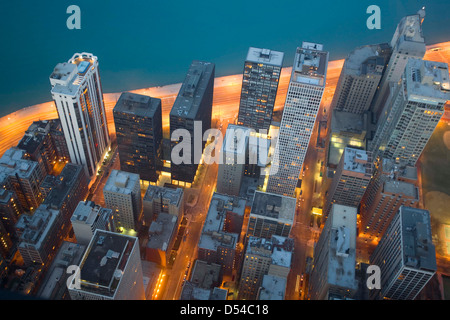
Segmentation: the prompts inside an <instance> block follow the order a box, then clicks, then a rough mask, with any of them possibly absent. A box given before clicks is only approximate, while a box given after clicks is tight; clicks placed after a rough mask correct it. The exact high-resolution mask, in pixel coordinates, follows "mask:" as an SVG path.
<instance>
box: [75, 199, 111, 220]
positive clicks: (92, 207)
mask: <svg viewBox="0 0 450 320" xmlns="http://www.w3.org/2000/svg"><path fill="white" fill-rule="evenodd" d="M102 212H109V213H110V214H112V210H111V209H108V208H103V207H101V206H99V205H98V204H95V203H94V202H93V201H80V202H79V203H78V205H77V207H76V209H75V211H74V212H73V214H72V218H71V219H70V220H71V221H72V223H73V222H75V221H80V222H84V223H86V224H88V225H92V224H93V223H94V222H95V220H96V219H97V217H98V216H99V215H101V214H102Z"/></svg>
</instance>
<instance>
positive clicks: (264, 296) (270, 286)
mask: <svg viewBox="0 0 450 320" xmlns="http://www.w3.org/2000/svg"><path fill="white" fill-rule="evenodd" d="M286 284H287V280H286V278H282V277H278V276H274V275H271V274H266V275H264V276H263V280H262V284H261V290H260V292H259V298H258V299H259V300H284V294H285V291H286Z"/></svg>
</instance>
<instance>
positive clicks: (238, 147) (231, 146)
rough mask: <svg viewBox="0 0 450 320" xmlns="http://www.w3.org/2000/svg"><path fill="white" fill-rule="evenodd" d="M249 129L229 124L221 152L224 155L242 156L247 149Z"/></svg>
mask: <svg viewBox="0 0 450 320" xmlns="http://www.w3.org/2000/svg"><path fill="white" fill-rule="evenodd" d="M249 135H250V128H247V127H243V126H239V125H235V124H229V125H228V127H227V131H226V134H225V138H224V143H223V147H222V148H223V151H224V152H225V154H229V153H230V154H243V153H245V150H246V149H247V145H248V141H249Z"/></svg>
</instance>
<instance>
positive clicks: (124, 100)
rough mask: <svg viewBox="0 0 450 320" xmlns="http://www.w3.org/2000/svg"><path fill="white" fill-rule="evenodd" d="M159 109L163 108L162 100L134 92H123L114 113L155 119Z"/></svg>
mask: <svg viewBox="0 0 450 320" xmlns="http://www.w3.org/2000/svg"><path fill="white" fill-rule="evenodd" d="M158 107H159V108H161V99H158V98H152V97H149V96H144V95H142V94H137V93H132V92H123V93H122V94H121V95H120V97H119V100H117V103H116V105H115V106H114V110H113V111H114V112H123V113H129V114H133V115H136V116H139V117H146V118H153V117H154V116H155V113H156V111H157V110H158Z"/></svg>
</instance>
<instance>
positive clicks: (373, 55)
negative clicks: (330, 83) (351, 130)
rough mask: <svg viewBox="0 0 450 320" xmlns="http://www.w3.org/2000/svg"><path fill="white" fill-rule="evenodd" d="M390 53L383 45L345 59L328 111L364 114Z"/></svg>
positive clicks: (361, 48) (364, 49) (368, 46)
mask: <svg viewBox="0 0 450 320" xmlns="http://www.w3.org/2000/svg"><path fill="white" fill-rule="evenodd" d="M390 53H391V52H390V47H389V45H388V44H387V43H383V44H377V45H366V46H362V47H358V48H356V49H355V50H353V51H352V52H351V53H350V54H349V55H348V56H347V58H346V59H345V62H344V66H343V67H342V70H341V74H340V76H339V80H338V83H337V85H336V91H335V93H334V95H333V100H332V102H331V106H330V110H339V111H344V112H349V113H353V114H363V113H364V112H366V111H368V110H369V108H370V106H371V104H372V99H373V97H374V95H375V92H376V90H377V87H378V83H379V82H380V80H381V77H382V75H383V71H384V68H385V65H386V64H387V62H388V60H389V57H390Z"/></svg>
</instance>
